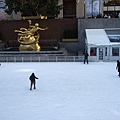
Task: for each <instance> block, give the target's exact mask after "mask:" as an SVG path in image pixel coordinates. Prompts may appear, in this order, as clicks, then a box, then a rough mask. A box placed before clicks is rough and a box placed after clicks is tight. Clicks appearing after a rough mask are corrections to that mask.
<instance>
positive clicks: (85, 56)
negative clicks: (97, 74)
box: [84, 51, 89, 64]
mask: <svg viewBox="0 0 120 120" xmlns="http://www.w3.org/2000/svg"><path fill="white" fill-rule="evenodd" d="M88 56H89V54H88V52H87V51H85V53H84V64H85V61H87V64H88Z"/></svg>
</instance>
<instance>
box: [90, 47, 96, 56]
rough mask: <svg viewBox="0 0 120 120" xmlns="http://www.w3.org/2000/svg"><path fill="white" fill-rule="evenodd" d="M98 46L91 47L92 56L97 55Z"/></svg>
mask: <svg viewBox="0 0 120 120" xmlns="http://www.w3.org/2000/svg"><path fill="white" fill-rule="evenodd" d="M96 50H97V49H96V47H91V48H90V56H96Z"/></svg>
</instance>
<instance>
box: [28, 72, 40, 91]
mask: <svg viewBox="0 0 120 120" xmlns="http://www.w3.org/2000/svg"><path fill="white" fill-rule="evenodd" d="M29 79H30V81H31V84H30V90H32V86H33V85H34V89H36V87H35V84H36V81H35V79H38V78H37V77H36V76H35V74H34V73H32V74H31V76H30V77H29Z"/></svg>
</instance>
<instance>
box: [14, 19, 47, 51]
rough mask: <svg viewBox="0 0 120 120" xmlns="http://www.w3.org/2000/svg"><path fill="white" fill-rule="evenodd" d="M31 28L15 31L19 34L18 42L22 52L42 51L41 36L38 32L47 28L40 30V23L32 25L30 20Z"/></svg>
mask: <svg viewBox="0 0 120 120" xmlns="http://www.w3.org/2000/svg"><path fill="white" fill-rule="evenodd" d="M28 22H29V28H28V29H26V28H20V30H15V32H18V41H19V43H20V46H19V50H20V51H40V46H39V45H38V41H39V38H40V34H39V32H38V30H46V29H47V28H40V27H39V24H38V23H35V25H31V20H28Z"/></svg>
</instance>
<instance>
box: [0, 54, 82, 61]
mask: <svg viewBox="0 0 120 120" xmlns="http://www.w3.org/2000/svg"><path fill="white" fill-rule="evenodd" d="M81 61H83V56H47V55H43V56H0V62H81Z"/></svg>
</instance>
